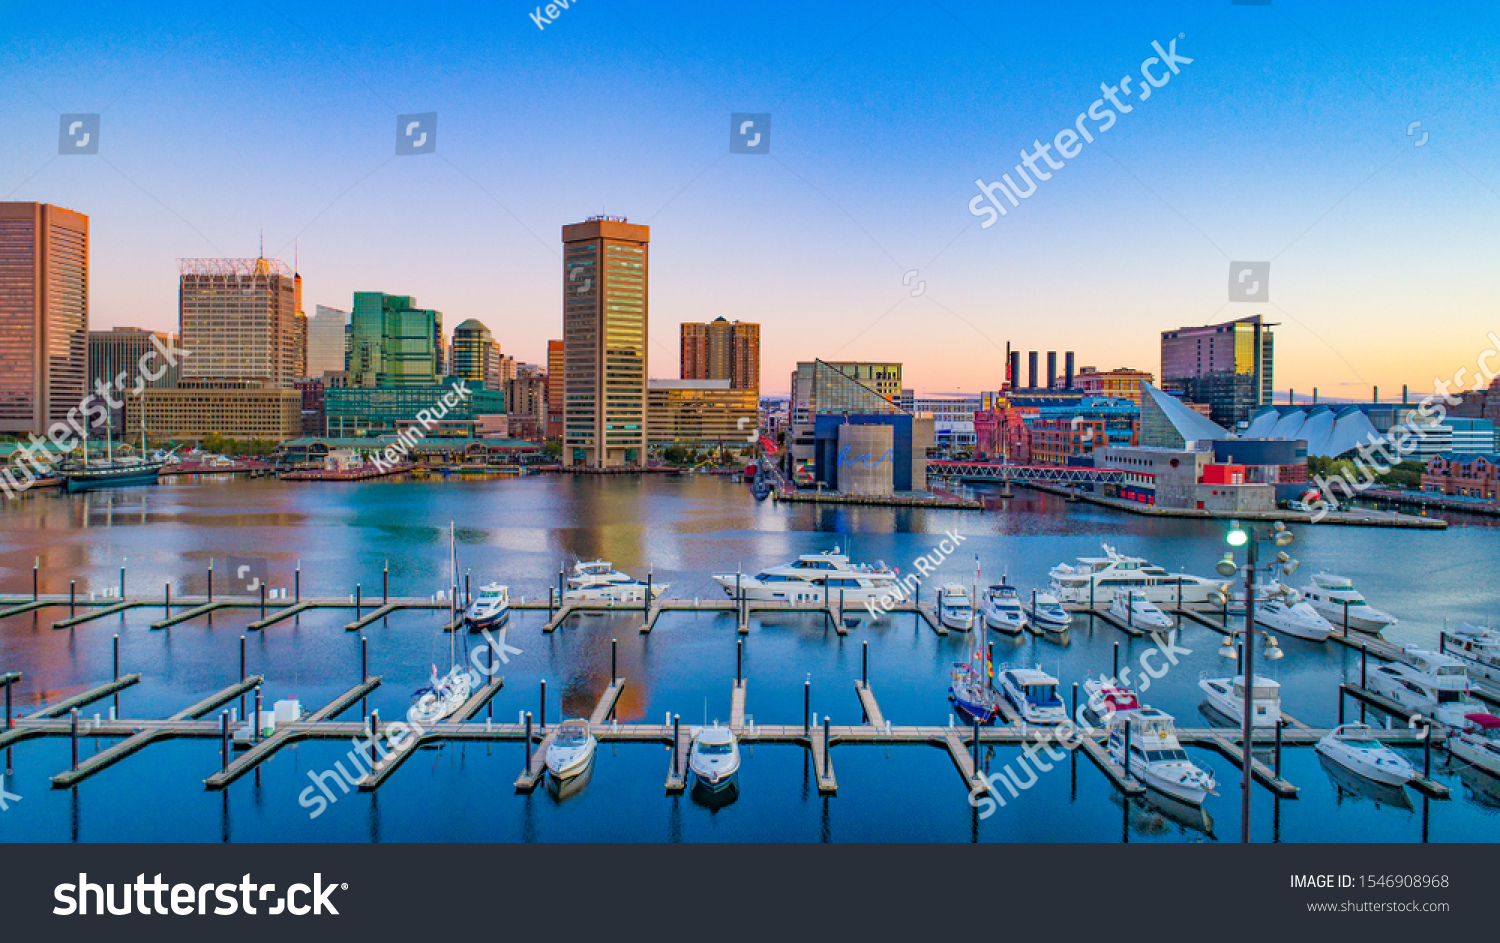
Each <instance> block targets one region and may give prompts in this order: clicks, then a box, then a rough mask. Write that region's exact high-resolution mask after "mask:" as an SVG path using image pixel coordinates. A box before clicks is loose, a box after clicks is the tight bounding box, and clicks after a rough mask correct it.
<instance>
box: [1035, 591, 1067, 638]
mask: <svg viewBox="0 0 1500 943" xmlns="http://www.w3.org/2000/svg"><path fill="white" fill-rule="evenodd" d="M1027 614H1028V615H1029V616H1030V617H1031V624H1032V625H1034V626H1036V627H1037V628H1039V629H1045V630H1046V631H1048V632H1063V631H1066V630H1067V628H1068V627H1069V626H1071V625H1072V624H1073V614H1072V613H1071V612H1069V611H1068V610H1066V609H1064V608H1063V605H1062V603H1061V602H1059V601H1058V598H1057V597H1056V596H1054V595H1052V594H1051V593H1032V594H1031V608H1030V609H1029V610H1028V611H1027Z"/></svg>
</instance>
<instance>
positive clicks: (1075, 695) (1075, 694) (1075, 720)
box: [1070, 681, 1078, 724]
mask: <svg viewBox="0 0 1500 943" xmlns="http://www.w3.org/2000/svg"><path fill="white" fill-rule="evenodd" d="M1070 716H1071V717H1072V718H1073V723H1075V724H1076V723H1078V682H1077V681H1074V682H1073V713H1072V714H1071V715H1070Z"/></svg>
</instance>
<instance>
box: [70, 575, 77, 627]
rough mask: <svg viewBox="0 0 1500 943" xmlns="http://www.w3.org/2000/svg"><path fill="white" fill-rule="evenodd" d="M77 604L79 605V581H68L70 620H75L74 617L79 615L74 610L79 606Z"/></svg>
mask: <svg viewBox="0 0 1500 943" xmlns="http://www.w3.org/2000/svg"><path fill="white" fill-rule="evenodd" d="M77 604H78V581H77V580H68V618H69V619H71V618H73V616H75V615H77V613H76V612H75V611H74V609H75V607H76V606H77Z"/></svg>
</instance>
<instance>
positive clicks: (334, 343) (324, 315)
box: [307, 305, 349, 377]
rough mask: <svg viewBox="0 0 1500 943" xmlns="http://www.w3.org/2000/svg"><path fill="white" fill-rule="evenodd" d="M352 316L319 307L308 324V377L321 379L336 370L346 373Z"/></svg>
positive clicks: (337, 310) (335, 309)
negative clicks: (350, 319)
mask: <svg viewBox="0 0 1500 943" xmlns="http://www.w3.org/2000/svg"><path fill="white" fill-rule="evenodd" d="M348 326H349V313H348V312H347V311H340V310H339V309H338V308H329V307H325V306H323V305H318V306H317V308H316V309H315V311H314V313H313V316H312V318H310V319H309V320H308V322H307V375H308V376H311V377H321V376H322V375H323V374H324V373H327V372H328V371H330V370H332V371H333V372H335V373H337V372H339V371H341V370H343V369H344V358H345V350H344V347H345V345H346V344H348V343H349V336H348Z"/></svg>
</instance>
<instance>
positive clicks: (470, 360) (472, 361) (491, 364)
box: [448, 318, 508, 390]
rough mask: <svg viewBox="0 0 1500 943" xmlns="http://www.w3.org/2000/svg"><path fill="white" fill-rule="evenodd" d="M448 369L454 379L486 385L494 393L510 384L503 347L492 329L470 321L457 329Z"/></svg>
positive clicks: (454, 334) (454, 330)
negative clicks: (503, 366)
mask: <svg viewBox="0 0 1500 943" xmlns="http://www.w3.org/2000/svg"><path fill="white" fill-rule="evenodd" d="M449 359H450V360H451V361H452V363H451V364H450V365H449V367H448V373H449V374H450V375H451V376H455V377H463V378H464V379H466V380H469V381H470V382H472V383H476V384H477V383H483V384H485V385H486V386H487V387H489V388H490V389H492V390H498V389H501V388H502V386H503V384H504V383H505V382H506V381H507V379H508V378H507V377H506V376H505V375H504V372H503V370H502V360H503V358H502V357H501V355H500V345H499V344H498V343H496V342H495V338H494V336H493V335H491V334H490V329H489V328H487V327H485V326H484V325H483V324H480V323H479V322H478V321H476V320H474V319H473V318H470V319H469V320H467V321H465V322H464V323H462V324H460V325H459V326H458V327H456V328H454V329H453V347H452V352H451V354H450V357H449Z"/></svg>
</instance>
